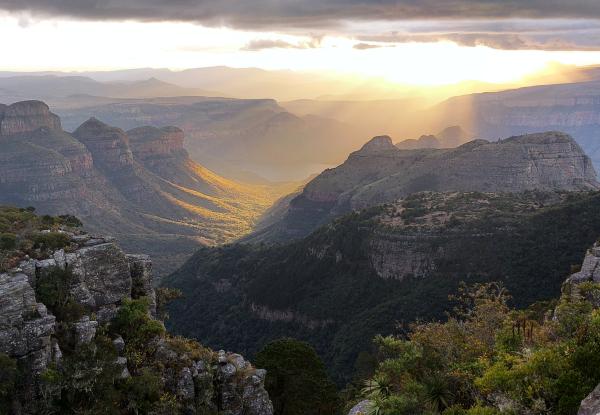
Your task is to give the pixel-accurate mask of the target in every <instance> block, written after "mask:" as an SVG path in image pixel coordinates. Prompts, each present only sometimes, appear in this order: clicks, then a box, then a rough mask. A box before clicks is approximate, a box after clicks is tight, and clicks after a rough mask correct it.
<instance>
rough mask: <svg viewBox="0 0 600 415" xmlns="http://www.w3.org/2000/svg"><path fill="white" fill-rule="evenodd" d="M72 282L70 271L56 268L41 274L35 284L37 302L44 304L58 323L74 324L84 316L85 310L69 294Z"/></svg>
mask: <svg viewBox="0 0 600 415" xmlns="http://www.w3.org/2000/svg"><path fill="white" fill-rule="evenodd" d="M72 280H73V274H72V273H71V270H70V269H61V268H58V267H56V268H52V269H51V270H50V271H49V272H47V273H45V274H41V275H40V276H39V277H38V279H37V281H36V284H35V296H36V299H37V301H39V302H41V303H44V304H45V305H46V307H48V310H50V312H51V313H52V314H54V315H55V316H56V319H57V320H58V321H60V322H74V321H77V320H79V319H80V318H81V317H82V316H83V315H84V314H85V308H84V307H83V306H82V305H81V304H79V303H77V302H76V301H75V298H73V295H72V294H71V283H72Z"/></svg>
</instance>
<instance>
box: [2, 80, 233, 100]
mask: <svg viewBox="0 0 600 415" xmlns="http://www.w3.org/2000/svg"><path fill="white" fill-rule="evenodd" d="M86 95H87V96H91V97H109V98H153V97H174V96H222V94H221V93H219V92H215V91H208V90H203V89H200V88H184V87H181V86H177V85H173V84H170V83H167V82H164V81H160V80H158V79H156V78H149V79H145V80H138V81H120V82H117V81H115V82H98V81H96V80H94V79H92V78H89V77H84V76H57V75H44V76H36V75H20V76H10V77H0V102H16V101H19V100H33V99H38V100H47V101H49V102H51V103H53V101H54V100H60V99H62V98H67V97H73V96H86Z"/></svg>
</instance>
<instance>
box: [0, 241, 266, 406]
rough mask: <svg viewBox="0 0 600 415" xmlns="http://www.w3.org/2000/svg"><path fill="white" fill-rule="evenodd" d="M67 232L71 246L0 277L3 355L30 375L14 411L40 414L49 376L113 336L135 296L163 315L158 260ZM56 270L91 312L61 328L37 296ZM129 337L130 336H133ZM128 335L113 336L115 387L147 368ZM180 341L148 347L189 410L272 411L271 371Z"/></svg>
mask: <svg viewBox="0 0 600 415" xmlns="http://www.w3.org/2000/svg"><path fill="white" fill-rule="evenodd" d="M63 234H66V235H68V236H69V238H70V243H69V246H68V247H67V248H65V249H59V250H56V251H54V252H53V253H51V255H50V256H48V257H47V258H45V259H27V258H25V259H23V260H22V261H21V262H20V263H19V264H18V265H17V266H16V267H15V268H13V269H10V270H9V271H8V272H5V273H0V353H4V354H6V355H7V356H8V357H9V358H12V359H15V360H16V361H17V364H18V367H19V368H20V370H21V371H22V374H23V376H24V380H23V382H22V383H20V386H19V387H18V389H17V393H16V394H15V396H14V397H13V403H12V407H13V408H14V411H15V413H17V414H29V413H34V412H35V408H36V407H39V405H40V404H41V402H46V401H43V399H48V396H47V395H48V393H49V390H50V389H48V385H47V384H46V383H45V382H46V381H45V380H44V379H46V378H44V373H47V371H48V370H50V369H52V370H56V368H58V370H59V371H60V370H62V369H61V368H62V367H63V364H64V365H66V366H67V367H68V365H69V364H68V363H66V362H64V359H66V357H64V356H66V355H67V354H71V355H72V354H73V353H74V352H73V350H75V351H77V350H79V349H78V348H81V347H83V346H84V345H86V344H91V343H93V342H94V341H95V338H96V336H97V333H99V332H100V331H101V330H103V331H104V332H106V330H107V329H106V327H108V325H109V324H110V322H111V320H112V319H113V318H115V316H116V315H117V313H118V312H119V309H120V308H121V307H122V306H123V304H124V302H126V301H127V300H128V299H136V298H142V297H144V298H147V299H149V304H150V309H149V310H150V313H151V314H152V316H155V315H156V301H155V292H154V288H153V283H152V278H153V277H152V263H151V261H150V260H149V258H148V257H147V256H145V255H126V254H125V253H124V252H123V251H122V250H121V249H120V248H119V247H118V246H117V245H116V244H115V243H114V242H113V241H112V240H111V239H110V238H103V237H98V236H91V235H88V234H73V233H63ZM56 270H63V271H68V272H70V273H71V275H72V281H71V283H70V285H69V291H68V293H65V294H63V295H65V296H66V297H68V298H73V299H74V300H75V303H76V304H77V306H79V307H82V308H83V309H84V310H85V314H84V315H83V316H82V317H81V318H80V319H79V320H77V321H75V322H73V323H71V324H69V325H68V324H66V323H65V322H64V321H63V322H60V324H59V322H58V321H57V320H58V319H57V318H56V317H55V316H54V315H52V314H51V313H50V312H49V311H48V309H47V307H46V305H45V304H43V303H42V302H40V300H39V298H36V293H37V292H38V291H39V292H41V290H42V288H40V284H41V283H42V282H41V281H47V280H48V278H51V277H49V275H54V274H51V273H52V272H55V271H56ZM52 278H54V277H52ZM55 283H56V284H59V282H58V281H57V282H55ZM52 300H57V301H60V300H58V299H54V298H52ZM122 334H123V337H125V338H127V336H126V335H127V333H122ZM123 337H122V336H120V335H119V333H115V334H113V346H112V347H114V350H115V352H116V353H117V354H118V357H117V360H116V361H115V365H116V366H117V367H118V368H119V372H120V373H121V374H120V375H119V377H118V379H115V380H114V381H115V382H118V381H119V380H123V379H128V378H130V377H132V376H134V377H135V376H136V374H135V371H134V370H133V368H134V366H135V365H139V362H136V363H133V362H128V360H127V358H126V357H125V354H124V350H126V349H127V342H126V341H124V340H123ZM178 342H179V341H178V340H177V339H174V338H171V337H169V336H168V335H167V336H166V337H165V336H157V337H156V338H154V339H153V340H151V342H150V343H149V344H148V345H147V346H146V347H147V348H148V350H153V353H152V354H151V355H150V357H149V358H150V359H156V361H157V362H160V363H161V364H162V365H164V366H163V367H165V369H163V370H164V371H163V373H162V382H163V384H164V388H166V390H167V391H168V392H169V393H171V394H172V396H173V397H175V398H176V400H177V402H178V403H179V405H181V407H182V408H185V409H184V410H183V412H181V413H186V414H196V413H197V414H204V413H207V411H217V410H218V411H223V413H228V414H231V415H242V414H244V415H271V414H272V405H271V402H270V401H269V398H268V394H267V392H266V391H265V389H264V378H265V371H264V370H257V369H255V368H253V367H252V365H251V364H250V363H249V362H247V361H246V360H244V358H243V357H242V356H240V355H238V354H234V353H226V352H224V351H220V352H219V353H213V352H210V353H207V354H205V355H203V356H190V355H189V353H188V352H185V349H182V348H181V346H179V347H176V346H177V344H180V343H178ZM84 363H91V362H84ZM145 364H147V365H150V364H151V362H150V361H148V362H145ZM132 365H134V366H132ZM167 368H177V370H175V371H173V370H169V369H167ZM138 370H139V369H138ZM96 375H97V373H92V372H85V370H84V372H82V374H81V376H82V377H84V378H86V379H87V378H88V377H93V376H96ZM44 387H45V389H44Z"/></svg>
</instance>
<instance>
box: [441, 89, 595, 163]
mask: <svg viewBox="0 0 600 415" xmlns="http://www.w3.org/2000/svg"><path fill="white" fill-rule="evenodd" d="M434 112H435V113H436V114H439V118H440V121H439V122H441V123H447V122H459V123H461V124H462V125H464V126H465V127H466V128H467V129H468V130H469V131H472V132H474V133H475V136H476V137H481V138H490V139H493V138H496V137H507V136H509V135H518V134H526V133H529V132H532V131H542V130H558V131H564V132H566V133H568V134H570V135H571V136H573V137H574V138H575V139H576V140H577V142H578V143H579V145H581V147H582V148H583V149H584V150H585V152H586V153H587V154H588V155H589V156H590V158H591V159H592V161H593V162H594V165H595V166H596V168H598V166H599V165H600V164H599V163H600V145H599V143H598V133H597V132H598V128H599V127H600V83H599V82H598V81H591V82H576V83H571V84H556V85H541V86H533V87H526V88H519V89H514V90H508V91H501V92H491V93H483V94H471V95H466V96H462V97H455V98H451V99H449V100H448V101H446V102H444V103H442V104H440V105H439V106H438V108H435V109H434Z"/></svg>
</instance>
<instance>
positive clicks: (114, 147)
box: [73, 117, 133, 172]
mask: <svg viewBox="0 0 600 415" xmlns="http://www.w3.org/2000/svg"><path fill="white" fill-rule="evenodd" d="M73 136H74V137H75V138H77V139H78V140H79V141H80V142H82V143H83V144H85V146H86V147H87V148H88V149H89V150H90V152H91V153H92V156H93V157H94V160H95V161H96V163H97V164H99V165H102V166H103V167H105V168H106V169H107V170H108V171H110V172H118V171H119V170H121V169H123V168H127V167H131V166H133V154H132V152H131V149H130V148H129V138H128V137H127V136H126V135H125V132H123V130H121V129H119V128H115V127H110V126H109V125H106V124H104V123H103V122H101V121H99V120H97V119H96V118H93V117H92V118H90V119H89V120H87V121H86V122H84V123H83V124H82V125H81V126H80V127H79V128H78V129H76V130H75V131H74V132H73Z"/></svg>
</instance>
